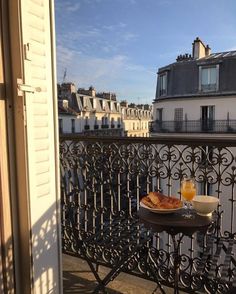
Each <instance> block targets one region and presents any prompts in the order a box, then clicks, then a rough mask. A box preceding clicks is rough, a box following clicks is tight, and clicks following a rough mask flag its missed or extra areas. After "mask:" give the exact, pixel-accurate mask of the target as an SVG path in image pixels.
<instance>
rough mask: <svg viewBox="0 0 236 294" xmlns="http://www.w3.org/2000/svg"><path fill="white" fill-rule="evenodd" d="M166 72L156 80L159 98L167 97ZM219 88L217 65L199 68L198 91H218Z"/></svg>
mask: <svg viewBox="0 0 236 294" xmlns="http://www.w3.org/2000/svg"><path fill="white" fill-rule="evenodd" d="M167 78H168V75H167V72H165V73H162V74H160V76H159V80H158V94H159V96H165V95H167ZM218 88H219V65H214V66H205V67H203V66H199V87H198V89H199V91H201V92H211V91H218Z"/></svg>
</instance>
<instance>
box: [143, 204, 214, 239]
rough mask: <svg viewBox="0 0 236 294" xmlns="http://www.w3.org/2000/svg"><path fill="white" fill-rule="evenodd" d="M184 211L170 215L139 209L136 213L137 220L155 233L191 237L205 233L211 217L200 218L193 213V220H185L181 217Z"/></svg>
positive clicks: (212, 219) (211, 220) (212, 218)
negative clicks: (197, 233)
mask: <svg viewBox="0 0 236 294" xmlns="http://www.w3.org/2000/svg"><path fill="white" fill-rule="evenodd" d="M183 213H184V209H180V210H178V211H176V212H174V213H170V214H158V213H154V212H151V211H150V210H148V209H145V208H143V207H140V210H139V212H138V215H139V220H140V222H141V223H143V224H144V225H145V226H146V227H148V228H150V229H152V230H153V232H155V233H161V232H163V231H166V232H167V233H169V234H171V235H176V234H179V233H183V234H185V235H187V236H191V235H192V234H193V233H195V232H203V233H205V232H206V231H207V229H208V227H209V226H210V225H211V224H212V223H213V221H214V217H213V216H210V217H209V216H200V215H198V214H197V213H196V212H194V211H193V216H194V217H193V218H192V219H186V218H184V217H183Z"/></svg>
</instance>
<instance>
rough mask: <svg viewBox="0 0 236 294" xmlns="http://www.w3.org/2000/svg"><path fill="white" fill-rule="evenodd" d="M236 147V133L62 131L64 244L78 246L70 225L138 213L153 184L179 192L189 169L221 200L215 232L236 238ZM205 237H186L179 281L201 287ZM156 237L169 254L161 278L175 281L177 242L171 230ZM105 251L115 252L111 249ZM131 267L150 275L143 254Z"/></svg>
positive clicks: (93, 225)
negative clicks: (139, 135) (121, 134)
mask: <svg viewBox="0 0 236 294" xmlns="http://www.w3.org/2000/svg"><path fill="white" fill-rule="evenodd" d="M235 155H236V139H232V138H231V139H229V138H228V139H227V138H220V139H216V138H213V137H209V138H207V139H204V138H194V136H191V137H188V138H187V137H184V136H183V137H182V138H180V137H178V139H171V138H168V137H164V138H161V139H158V138H129V137H128V138H127V137H126V138H121V137H113V138H108V137H106V138H105V137H103V138H102V137H99V138H98V137H97V138H94V137H93V138H92V137H86V136H80V137H78V136H76V135H74V136H73V135H70V136H61V137H60V166H61V169H60V170H61V198H62V203H61V208H62V228H63V231H62V238H63V250H64V251H65V252H73V250H74V246H75V243H76V242H75V241H76V240H71V238H70V233H69V232H67V229H66V227H67V226H71V225H75V226H76V228H77V229H79V231H80V234H82V235H86V236H89V235H90V234H91V233H95V232H96V231H97V230H98V229H99V228H101V227H103V226H104V224H106V223H110V222H111V221H112V219H113V218H115V217H116V216H117V215H123V216H124V215H127V216H132V215H134V214H135V212H137V211H138V210H139V201H140V198H141V197H142V195H146V194H147V193H149V192H150V191H154V190H158V191H161V192H163V193H164V194H166V195H176V196H177V197H180V195H179V187H180V182H181V179H182V178H183V176H185V175H187V176H192V177H194V178H195V179H196V182H197V189H198V194H204V195H206V194H208V195H214V196H215V197H218V198H219V200H220V205H219V207H218V210H217V215H218V220H217V222H216V223H215V227H214V230H213V233H214V234H215V236H224V237H231V238H236V222H235V217H236V206H235V203H236V196H235V189H236V156H235ZM205 241H206V239H205V237H204V236H203V235H201V234H194V235H193V236H192V237H191V238H190V237H185V238H184V239H183V243H182V244H181V257H180V275H181V279H180V283H181V285H180V286H181V288H183V289H185V290H186V289H187V290H189V291H190V290H191V291H192V292H191V291H190V292H191V293H195V292H194V291H195V290H196V289H198V288H199V287H200V286H199V284H197V283H196V280H195V278H194V277H195V275H196V271H197V270H196V268H197V264H198V263H199V261H200V259H201V254H202V252H203V250H204V248H205ZM152 245H153V246H155V247H156V248H157V249H159V250H160V251H159V252H160V254H161V255H160V256H159V258H161V259H162V261H163V267H164V269H163V271H160V272H159V273H158V275H159V278H160V280H161V281H162V283H163V284H167V285H170V284H171V282H170V280H171V278H170V280H169V277H170V276H171V271H170V268H169V267H170V266H171V264H173V244H172V243H171V242H170V238H169V237H168V236H167V235H166V234H158V235H156V238H155V239H153V242H152ZM87 250H91V252H90V254H91V256H92V255H93V254H97V253H98V252H95V251H93V250H94V249H93V248H87ZM99 254H102V256H105V257H106V258H109V256H107V255H106V254H108V252H99ZM231 264H232V268H230V269H227V270H228V271H229V272H231V274H233V275H235V274H236V273H235V265H236V261H235V259H234V260H232V262H231ZM130 268H131V270H132V271H133V272H135V274H136V275H139V276H142V277H145V278H147V276H146V270H145V268H144V266H143V263H142V261H139V260H136V261H135V262H134V263H133V264H131V265H130ZM167 274H168V279H167V278H166V277H167V276H166V275H167ZM168 281H169V282H168ZM200 282H201V281H199V283H200ZM216 292H217V291H215V292H214V293H216ZM217 293H221V292H217Z"/></svg>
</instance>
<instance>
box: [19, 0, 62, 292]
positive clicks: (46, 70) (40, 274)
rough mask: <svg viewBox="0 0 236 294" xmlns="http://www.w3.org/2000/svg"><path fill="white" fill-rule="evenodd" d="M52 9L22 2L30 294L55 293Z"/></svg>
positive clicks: (44, 0)
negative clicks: (32, 292) (29, 223)
mask: <svg viewBox="0 0 236 294" xmlns="http://www.w3.org/2000/svg"><path fill="white" fill-rule="evenodd" d="M52 4H53V1H52V0H23V1H21V22H22V23H21V27H22V43H23V46H24V48H23V54H24V62H23V67H24V69H23V72H24V77H23V83H24V85H25V86H23V87H22V89H25V90H26V91H25V92H24V95H25V104H26V134H27V148H28V150H27V157H28V158H27V160H28V183H29V201H30V211H29V214H30V215H29V218H30V222H31V229H32V257H33V285H34V293H60V283H59V280H60V278H59V277H60V258H59V255H60V248H59V237H60V236H59V230H58V221H59V220H58V215H57V205H58V203H57V201H58V197H57V174H58V171H57V170H56V167H57V158H56V155H57V153H56V150H57V144H56V138H57V132H56V126H55V124H54V122H56V121H57V114H56V110H55V99H56V97H54V96H55V93H54V84H53V83H54V80H53V79H54V76H55V75H54V73H53V46H52V43H51V42H52V40H53V38H52V36H53V27H52V24H53V19H52V18H53V17H52V14H51V10H52V9H53V7H52Z"/></svg>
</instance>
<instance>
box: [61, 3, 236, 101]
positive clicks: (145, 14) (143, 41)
mask: <svg viewBox="0 0 236 294" xmlns="http://www.w3.org/2000/svg"><path fill="white" fill-rule="evenodd" d="M55 7H56V35H57V72H58V82H61V81H62V79H63V73H64V70H65V68H66V69H67V74H66V81H67V82H70V81H71V82H74V83H75V84H76V85H77V87H83V88H88V87H89V86H90V85H93V86H94V87H95V89H96V90H97V91H110V92H115V93H116V94H117V98H118V100H124V99H126V100H128V101H129V102H136V103H150V104H151V103H152V101H153V99H154V97H155V90H156V72H157V70H158V68H159V67H162V66H165V65H167V64H169V63H172V62H174V61H175V59H176V57H177V55H179V54H184V53H191V51H192V42H193V40H194V39H195V38H196V37H197V36H198V37H200V39H201V40H202V41H203V42H204V43H205V44H209V46H210V47H211V49H212V52H221V51H228V50H236V1H235V0H212V1H209V0H208V1H207V0H198V1H196V0H55Z"/></svg>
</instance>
